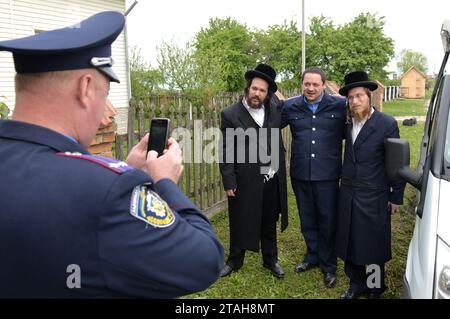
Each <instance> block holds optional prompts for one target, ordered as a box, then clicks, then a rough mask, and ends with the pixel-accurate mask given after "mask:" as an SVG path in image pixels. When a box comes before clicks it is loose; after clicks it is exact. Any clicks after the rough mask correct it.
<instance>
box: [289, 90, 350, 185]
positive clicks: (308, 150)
mask: <svg viewBox="0 0 450 319" xmlns="http://www.w3.org/2000/svg"><path fill="white" fill-rule="evenodd" d="M345 117H346V107H345V99H343V98H341V97H335V96H331V95H329V94H327V93H324V95H323V98H322V102H321V103H320V104H319V107H318V108H317V111H316V113H313V112H312V111H311V110H310V108H309V107H308V105H307V104H306V103H305V101H304V97H303V95H301V96H297V97H294V98H291V99H288V100H286V101H284V108H283V113H282V127H285V126H286V125H289V126H290V128H291V133H292V149H291V152H292V153H291V165H290V167H291V178H292V179H295V180H299V181H330V180H336V179H339V176H340V174H341V167H342V140H343V138H344V127H345Z"/></svg>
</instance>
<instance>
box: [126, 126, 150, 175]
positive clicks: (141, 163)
mask: <svg viewBox="0 0 450 319" xmlns="http://www.w3.org/2000/svg"><path fill="white" fill-rule="evenodd" d="M147 144H148V133H147V134H146V135H145V136H144V137H143V138H142V140H141V141H140V142H139V143H138V144H136V145H135V146H134V147H133V148H132V149H131V152H130V154H128V157H127V159H126V162H127V164H128V165H130V166H133V167H135V168H139V169H142V170H144V171H145V170H146V167H145V166H146V156H147Z"/></svg>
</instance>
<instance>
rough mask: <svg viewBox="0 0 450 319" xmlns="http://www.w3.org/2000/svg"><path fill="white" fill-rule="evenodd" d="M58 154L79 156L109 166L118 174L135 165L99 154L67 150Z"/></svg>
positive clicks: (129, 169)
mask: <svg viewBox="0 0 450 319" xmlns="http://www.w3.org/2000/svg"><path fill="white" fill-rule="evenodd" d="M56 155H57V156H63V157H70V158H78V159H82V160H85V161H89V162H92V163H95V164H98V165H101V166H103V167H105V168H108V169H109V170H111V171H113V172H115V173H117V174H123V173H125V172H128V171H132V170H134V167H132V166H129V165H128V164H127V163H125V162H121V161H118V160H116V159H114V158H109V157H104V156H98V155H88V154H81V153H71V152H65V153H56Z"/></svg>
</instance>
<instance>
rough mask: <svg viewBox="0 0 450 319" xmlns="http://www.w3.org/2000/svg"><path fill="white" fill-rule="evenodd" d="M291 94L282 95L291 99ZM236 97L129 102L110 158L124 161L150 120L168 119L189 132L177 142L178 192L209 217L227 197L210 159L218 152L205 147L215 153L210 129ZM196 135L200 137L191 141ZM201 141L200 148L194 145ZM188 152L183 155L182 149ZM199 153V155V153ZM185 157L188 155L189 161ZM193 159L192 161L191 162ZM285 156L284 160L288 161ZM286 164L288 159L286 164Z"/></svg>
mask: <svg viewBox="0 0 450 319" xmlns="http://www.w3.org/2000/svg"><path fill="white" fill-rule="evenodd" d="M293 94H294V93H293V92H292V93H289V94H286V95H285V96H292V95H293ZM239 98H240V94H231V93H230V94H220V95H217V96H211V97H209V98H208V99H206V100H203V101H202V100H196V99H189V98H187V97H185V96H182V95H177V96H150V97H149V98H148V99H147V100H146V101H131V103H130V108H129V112H128V132H127V134H124V135H116V144H115V148H114V155H115V157H116V158H117V159H119V160H124V159H125V158H126V156H127V154H128V152H129V150H130V149H131V147H129V146H130V145H131V146H132V145H135V144H136V143H137V142H138V141H139V140H140V139H141V138H142V137H143V136H144V135H145V134H146V133H147V132H148V129H149V126H150V120H151V119H152V118H154V117H166V118H169V119H170V120H171V124H172V129H177V128H184V129H185V131H187V132H190V134H189V137H188V138H184V139H183V140H181V141H180V145H181V147H182V148H183V156H184V171H183V175H182V177H181V179H180V181H179V183H178V186H179V187H180V188H181V189H182V191H183V192H184V193H185V194H186V195H187V196H188V197H190V198H191V200H192V201H193V202H195V204H196V205H197V206H198V207H200V209H201V210H202V211H203V212H204V213H205V214H206V215H207V216H208V217H211V216H213V215H214V214H216V213H217V212H220V211H222V210H224V209H226V207H227V197H226V194H225V192H224V190H223V186H222V180H221V175H220V171H219V165H218V162H217V161H213V159H212V157H213V156H217V158H218V153H217V152H215V153H214V152H213V154H209V152H208V151H205V149H204V146H205V144H210V146H211V143H213V147H215V150H218V145H219V141H218V140H217V139H213V136H212V131H211V130H208V129H210V128H220V112H221V111H222V109H224V108H225V107H228V106H230V105H231V104H233V103H235V102H237V101H238V100H239ZM282 135H283V139H284V145H285V147H286V149H287V153H286V156H289V157H290V148H291V134H290V132H289V130H288V129H284V130H283V132H282ZM196 136H200V137H203V138H200V139H198V138H194V137H196ZM199 140H200V141H201V144H202V145H198V144H199V142H198V141H199ZM189 149H190V150H191V152H190V153H189V152H186V150H189ZM199 152H201V153H203V154H199ZM186 154H189V155H188V156H191V160H190V161H189V160H188V158H186V156H187V155H186ZM194 157H195V161H194ZM289 157H286V158H289ZM286 162H287V163H289V160H288V161H286Z"/></svg>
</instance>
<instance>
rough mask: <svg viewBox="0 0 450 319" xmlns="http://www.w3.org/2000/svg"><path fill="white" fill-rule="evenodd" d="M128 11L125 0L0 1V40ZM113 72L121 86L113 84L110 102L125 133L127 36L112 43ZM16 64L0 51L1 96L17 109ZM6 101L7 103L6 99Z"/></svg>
mask: <svg viewBox="0 0 450 319" xmlns="http://www.w3.org/2000/svg"><path fill="white" fill-rule="evenodd" d="M108 10H113V11H119V12H124V11H125V0H71V1H63V0H44V1H38V0H0V40H10V39H15V38H21V37H25V36H30V35H34V34H35V30H42V31H46V30H52V29H57V28H62V27H65V26H69V25H73V24H75V23H77V22H79V21H81V20H83V19H85V18H87V17H89V16H91V15H93V14H95V13H97V12H100V11H108ZM112 51H113V53H112V54H113V57H114V61H115V64H114V67H113V68H114V71H115V72H116V74H117V75H118V76H119V78H120V84H117V83H111V91H110V94H109V99H110V101H111V102H112V104H113V105H114V107H115V108H116V109H117V111H118V113H119V115H118V116H117V117H116V122H117V123H118V130H119V133H125V132H126V127H127V110H128V87H129V85H130V84H129V81H128V75H127V65H126V55H125V36H124V33H123V32H122V34H121V35H120V36H119V37H118V38H117V40H116V41H115V42H114V44H113V48H112ZM14 74H15V71H14V63H13V60H12V55H11V54H10V53H9V52H0V97H1V96H5V97H6V104H7V105H8V106H9V107H10V108H11V109H14V101H15V94H14ZM3 100H5V99H4V98H3Z"/></svg>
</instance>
